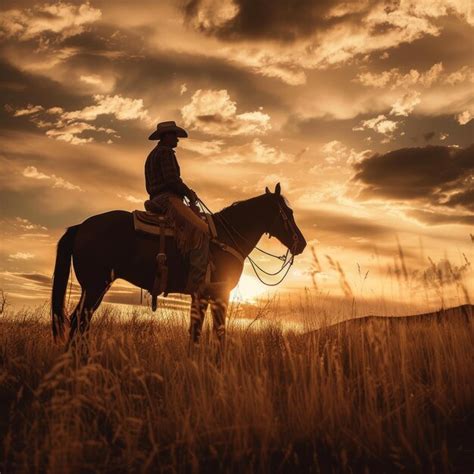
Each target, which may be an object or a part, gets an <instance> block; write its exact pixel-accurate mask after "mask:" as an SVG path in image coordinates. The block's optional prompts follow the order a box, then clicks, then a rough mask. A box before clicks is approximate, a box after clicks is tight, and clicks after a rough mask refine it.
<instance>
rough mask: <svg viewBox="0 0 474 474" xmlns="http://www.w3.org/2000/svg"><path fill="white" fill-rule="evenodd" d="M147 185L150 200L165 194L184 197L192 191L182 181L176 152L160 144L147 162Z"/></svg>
mask: <svg viewBox="0 0 474 474" xmlns="http://www.w3.org/2000/svg"><path fill="white" fill-rule="evenodd" d="M145 183H146V190H147V192H148V194H149V195H150V199H153V198H154V197H155V196H157V195H158V194H161V193H164V192H172V193H174V194H177V195H178V196H180V197H184V196H186V195H188V193H189V191H190V189H189V188H188V186H186V184H184V183H183V180H182V179H181V176H180V169H179V165H178V161H177V160H176V156H175V154H174V150H173V149H172V148H169V147H167V146H164V145H160V143H158V145H157V146H156V147H155V148H154V149H153V150H152V151H151V152H150V154H149V155H148V158H147V160H146V163H145Z"/></svg>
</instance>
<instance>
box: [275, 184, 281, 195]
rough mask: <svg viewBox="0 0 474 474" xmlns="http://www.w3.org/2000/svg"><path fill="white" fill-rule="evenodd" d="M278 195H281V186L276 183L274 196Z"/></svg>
mask: <svg viewBox="0 0 474 474" xmlns="http://www.w3.org/2000/svg"><path fill="white" fill-rule="evenodd" d="M280 193H281V186H280V183H277V185H276V186H275V194H278V195H280Z"/></svg>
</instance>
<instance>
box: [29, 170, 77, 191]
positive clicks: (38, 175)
mask: <svg viewBox="0 0 474 474" xmlns="http://www.w3.org/2000/svg"><path fill="white" fill-rule="evenodd" d="M22 174H23V176H24V177H25V178H30V179H37V180H40V181H42V180H49V181H52V183H53V188H62V189H67V190H69V191H82V189H81V188H80V186H76V185H75V184H72V183H70V182H69V181H66V180H65V179H64V178H61V177H60V176H56V175H54V174H52V175H51V176H49V175H47V174H45V173H42V172H41V171H38V169H37V168H36V167H35V166H27V167H26V168H25V169H24V170H23V173H22Z"/></svg>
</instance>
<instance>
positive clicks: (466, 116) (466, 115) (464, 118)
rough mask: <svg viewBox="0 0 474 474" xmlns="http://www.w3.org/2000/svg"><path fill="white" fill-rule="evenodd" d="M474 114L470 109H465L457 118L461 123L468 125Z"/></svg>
mask: <svg viewBox="0 0 474 474" xmlns="http://www.w3.org/2000/svg"><path fill="white" fill-rule="evenodd" d="M473 118H474V116H473V115H472V114H471V112H469V110H465V111H464V112H461V113H460V114H458V115H456V120H457V121H458V123H459V125H466V123H469V122H470V121H471V120H472V119H473Z"/></svg>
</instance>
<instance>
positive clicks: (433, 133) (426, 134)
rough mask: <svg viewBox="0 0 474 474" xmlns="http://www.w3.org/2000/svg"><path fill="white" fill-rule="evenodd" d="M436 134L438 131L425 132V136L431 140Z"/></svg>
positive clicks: (427, 139)
mask: <svg viewBox="0 0 474 474" xmlns="http://www.w3.org/2000/svg"><path fill="white" fill-rule="evenodd" d="M435 135H436V132H426V133H424V134H423V138H424V139H425V140H426V141H427V142H429V141H431V140H432V139H433V137H434V136H435Z"/></svg>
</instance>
